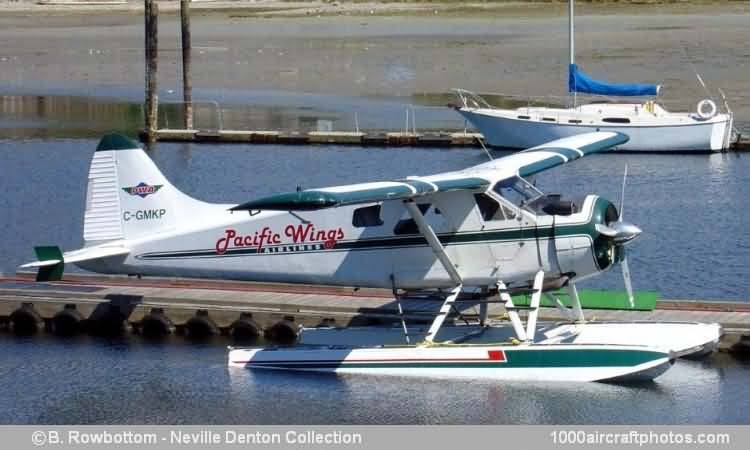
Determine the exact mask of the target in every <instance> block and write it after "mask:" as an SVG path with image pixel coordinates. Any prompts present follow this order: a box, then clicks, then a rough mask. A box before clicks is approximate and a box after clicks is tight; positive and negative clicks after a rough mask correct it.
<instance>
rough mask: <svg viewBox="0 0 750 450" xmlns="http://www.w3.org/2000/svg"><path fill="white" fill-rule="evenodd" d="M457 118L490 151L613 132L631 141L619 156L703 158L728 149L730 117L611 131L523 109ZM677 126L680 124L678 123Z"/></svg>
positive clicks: (571, 113) (467, 112)
mask: <svg viewBox="0 0 750 450" xmlns="http://www.w3.org/2000/svg"><path fill="white" fill-rule="evenodd" d="M559 111H567V112H568V113H567V114H561V113H560V112H559ZM458 112H459V113H460V114H461V115H462V116H464V118H466V120H468V121H469V122H470V123H471V124H472V125H474V127H476V128H477V129H478V130H479V131H480V132H481V133H482V135H483V136H484V139H485V142H486V143H487V144H488V145H490V146H492V147H499V148H508V149H525V148H529V147H534V146H537V145H541V144H543V143H545V142H549V141H551V140H555V139H560V138H563V137H568V136H574V135H577V134H582V133H590V132H593V131H613V132H617V133H623V134H625V135H627V136H629V137H630V140H629V141H628V142H627V143H625V144H623V145H621V146H619V147H618V150H621V151H631V152H687V153H691V152H703V153H706V152H716V151H721V150H724V149H726V148H728V147H729V145H730V139H729V134H730V133H731V116H729V115H727V114H717V115H716V116H714V117H713V118H711V119H708V120H704V121H699V120H694V119H692V118H690V117H689V116H688V115H684V117H680V118H679V119H676V120H669V119H670V118H665V119H662V120H659V118H654V119H652V120H651V121H650V123H649V122H648V121H643V120H640V121H638V122H636V121H635V120H633V121H631V122H636V123H630V124H617V125H614V124H607V123H603V122H601V120H596V119H589V120H586V119H582V118H579V117H580V116H579V115H577V114H576V111H575V110H550V112H549V113H547V114H545V112H544V111H535V112H536V113H537V114H531V113H527V112H526V111H524V110H523V109H520V110H502V109H488V108H486V109H484V108H483V109H474V108H460V109H458ZM675 116H676V115H675ZM604 118H605V119H606V117H604ZM628 120H630V119H628ZM678 120H680V121H682V122H683V123H677V121H678ZM570 121H580V122H582V123H570Z"/></svg>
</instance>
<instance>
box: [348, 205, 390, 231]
mask: <svg viewBox="0 0 750 450" xmlns="http://www.w3.org/2000/svg"><path fill="white" fill-rule="evenodd" d="M352 225H354V226H355V227H357V228H362V227H379V226H380V225H383V219H381V218H380V205H372V206H367V207H364V208H357V209H355V210H354V215H353V216H352Z"/></svg>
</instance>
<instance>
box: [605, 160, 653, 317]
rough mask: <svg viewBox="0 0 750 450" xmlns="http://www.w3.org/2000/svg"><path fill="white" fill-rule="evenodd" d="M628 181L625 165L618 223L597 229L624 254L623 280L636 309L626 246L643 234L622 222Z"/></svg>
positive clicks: (621, 262) (634, 227)
mask: <svg viewBox="0 0 750 450" xmlns="http://www.w3.org/2000/svg"><path fill="white" fill-rule="evenodd" d="M627 179H628V166H627V164H626V165H625V172H624V174H623V176H622V190H621V192H620V213H619V215H618V217H617V221H616V222H611V223H608V224H606V225H604V224H598V225H596V229H597V231H598V232H599V233H601V234H603V235H605V236H607V237H609V238H611V239H612V241H613V242H614V244H615V248H616V251H619V252H622V253H621V255H622V260H621V261H620V267H621V268H622V279H623V282H624V283H625V290H626V291H627V293H628V302H630V307H631V308H634V307H635V296H634V294H633V284H632V282H631V280H630V266H629V265H628V257H627V251H626V249H625V244H627V243H628V242H630V241H632V240H633V239H635V238H637V237H638V236H640V234H641V233H642V232H643V231H642V230H641V229H640V228H638V227H637V226H635V225H633V224H632V223H628V222H625V221H623V220H622V218H623V211H624V210H625V185H626V184H627Z"/></svg>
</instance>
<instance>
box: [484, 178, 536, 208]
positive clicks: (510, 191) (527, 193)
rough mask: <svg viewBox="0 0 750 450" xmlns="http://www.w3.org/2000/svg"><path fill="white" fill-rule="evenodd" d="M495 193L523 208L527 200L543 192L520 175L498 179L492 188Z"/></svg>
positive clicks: (529, 200)
mask: <svg viewBox="0 0 750 450" xmlns="http://www.w3.org/2000/svg"><path fill="white" fill-rule="evenodd" d="M492 190H493V191H495V193H496V194H498V195H499V196H501V197H503V198H504V199H506V200H508V201H510V202H511V203H513V204H514V205H516V206H518V207H520V208H523V207H524V206H526V205H527V204H528V203H529V202H531V201H533V200H535V199H537V198H539V197H542V196H543V195H544V194H543V193H542V192H541V191H539V190H538V189H537V188H535V187H534V186H533V185H532V184H531V183H529V182H528V181H526V180H524V179H523V178H521V177H512V178H508V179H505V180H500V181H498V182H497V183H496V184H495V186H494V187H493V188H492Z"/></svg>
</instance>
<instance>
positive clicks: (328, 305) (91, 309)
mask: <svg viewBox="0 0 750 450" xmlns="http://www.w3.org/2000/svg"><path fill="white" fill-rule="evenodd" d="M402 306H403V308H404V310H405V314H406V316H407V318H408V319H410V320H412V321H420V320H421V321H422V322H424V321H427V320H429V318H427V316H428V315H429V313H431V312H432V311H437V310H438V309H439V307H440V302H436V301H434V300H426V299H409V300H404V301H402ZM489 306H490V315H491V316H495V317H502V316H503V315H504V314H505V310H504V308H503V307H502V306H501V305H499V304H490V305H489ZM473 308H474V307H473V306H467V307H465V308H464V310H463V311H462V312H463V313H465V315H466V316H467V317H470V318H475V317H476V312H475V310H474V309H473ZM585 313H586V316H587V317H588V318H594V319H595V320H600V321H631V320H647V321H648V320H660V321H693V322H718V323H720V324H722V326H723V327H724V329H725V331H726V336H725V343H724V347H727V348H728V347H731V346H733V345H737V344H738V343H740V342H746V341H747V336H750V302H720V301H695V300H662V301H659V302H657V306H656V309H655V310H653V311H617V310H585ZM561 319H562V317H561V316H560V314H559V312H558V311H557V309H555V308H543V309H542V311H541V312H540V320H561ZM399 320H400V316H399V312H398V306H397V303H396V302H395V300H394V298H393V295H392V293H391V292H390V291H388V290H381V289H357V288H347V287H335V286H307V285H290V284H267V283H250V282H232V281H210V280H190V279H170V278H148V279H136V278H133V277H124V276H101V275H89V274H66V277H65V280H64V281H60V282H48V283H37V282H35V281H34V278H33V275H32V274H28V273H20V274H17V275H15V276H0V329H3V328H4V329H6V330H10V331H16V332H18V333H33V332H36V331H39V330H47V331H49V332H52V333H55V334H73V333H76V332H91V333H94V334H112V333H121V332H125V331H126V330H128V329H130V330H132V331H133V332H135V333H140V334H149V333H153V334H156V335H163V334H171V333H176V334H184V335H188V336H194V337H201V336H203V337H205V336H207V335H219V334H221V335H226V336H230V337H233V338H239V337H254V336H258V335H265V336H266V337H270V339H271V340H273V339H278V340H280V341H284V340H288V339H291V340H293V339H294V337H295V336H296V333H297V331H298V328H299V327H300V326H308V327H314V326H321V325H324V326H340V327H345V326H353V325H392V324H394V323H397V322H398V321H399Z"/></svg>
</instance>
